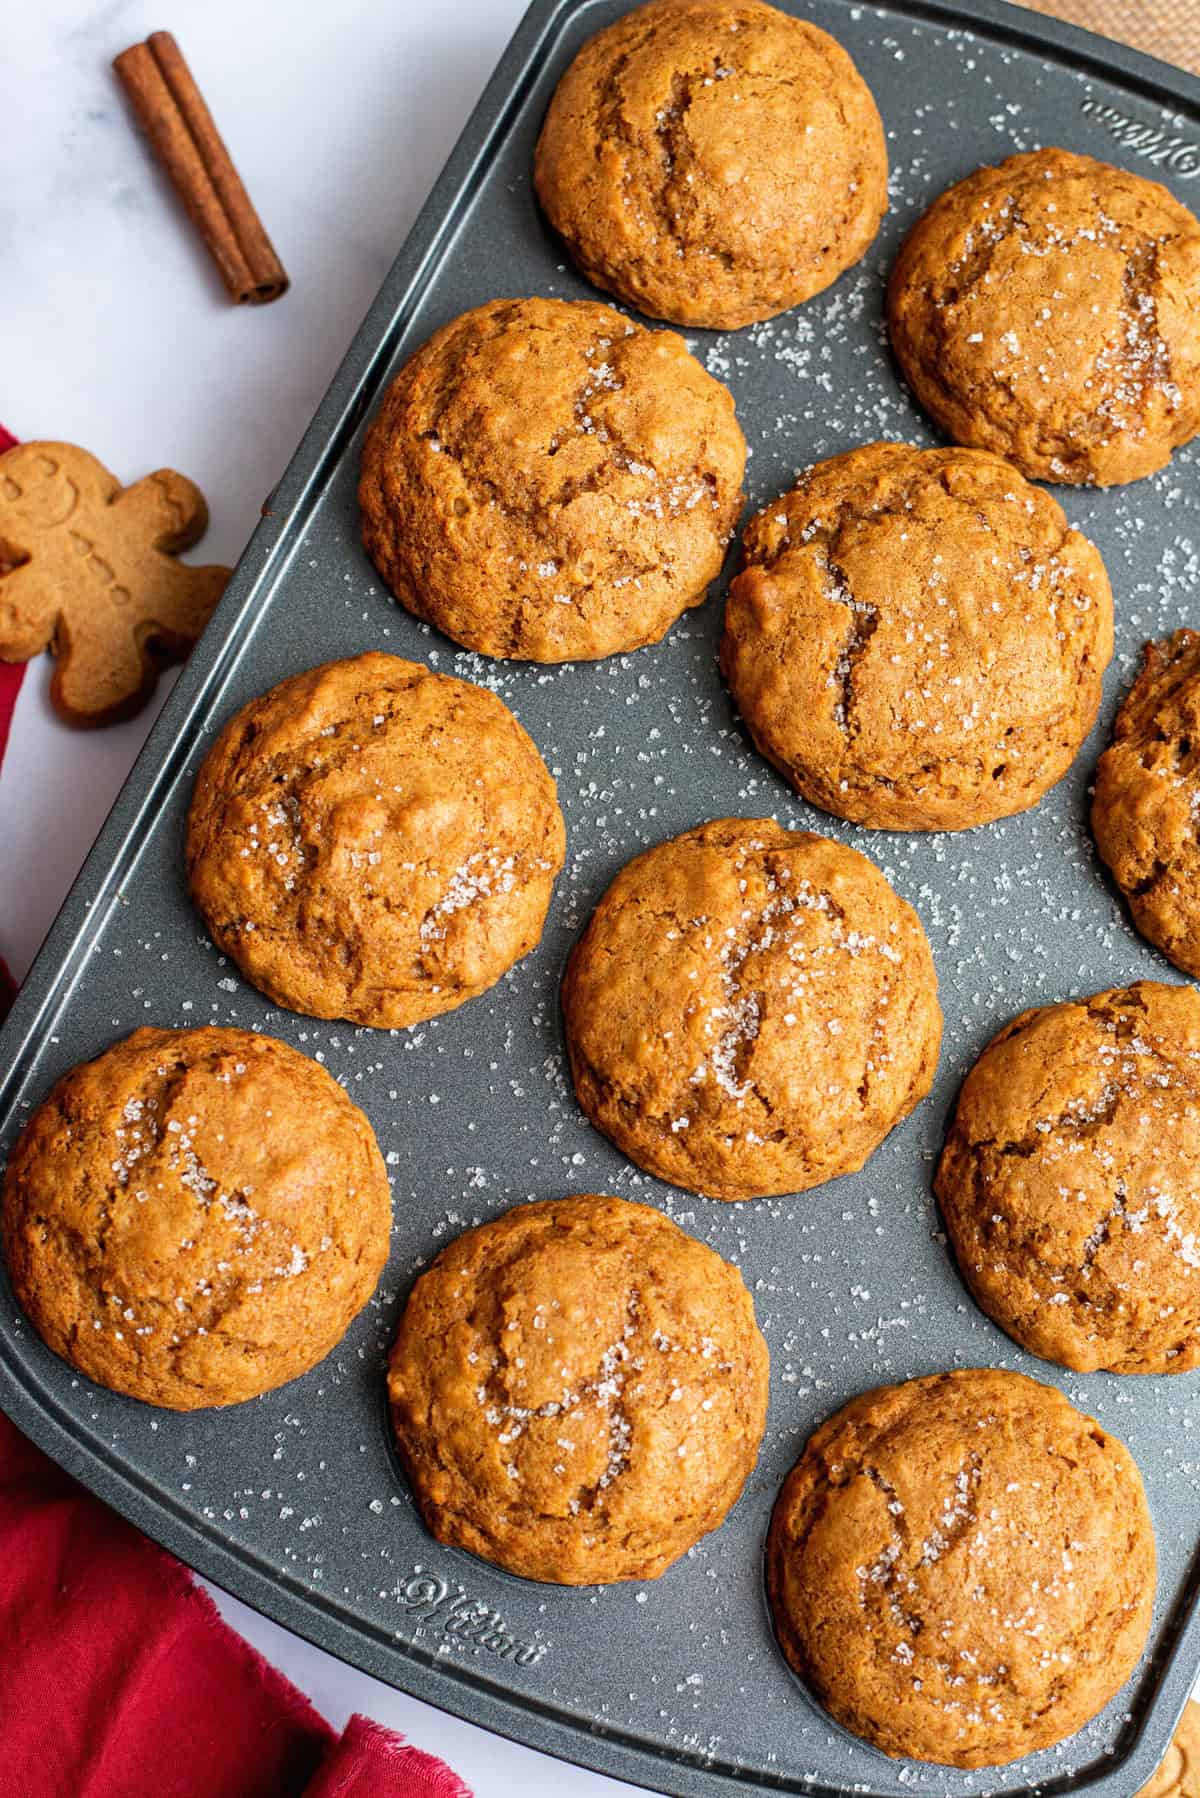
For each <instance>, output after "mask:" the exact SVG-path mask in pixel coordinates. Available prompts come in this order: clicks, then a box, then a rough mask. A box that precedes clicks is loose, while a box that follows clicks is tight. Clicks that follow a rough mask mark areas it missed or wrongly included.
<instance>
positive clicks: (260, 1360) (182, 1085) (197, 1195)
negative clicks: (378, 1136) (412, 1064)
mask: <svg viewBox="0 0 1200 1798" xmlns="http://www.w3.org/2000/svg"><path fill="white" fill-rule="evenodd" d="M391 1220H392V1213H391V1202H390V1196H389V1192H388V1182H387V1175H386V1173H385V1171H384V1166H383V1158H382V1156H381V1155H380V1153H379V1149H378V1147H377V1145H376V1142H375V1136H374V1133H373V1132H372V1130H371V1126H370V1124H369V1123H368V1122H367V1120H366V1118H365V1117H364V1116H363V1114H362V1112H361V1111H359V1109H358V1107H357V1106H355V1105H352V1104H351V1103H350V1100H349V1099H348V1098H347V1097H346V1095H345V1093H344V1092H343V1091H342V1089H341V1087H340V1086H339V1085H338V1083H337V1081H336V1080H334V1079H333V1077H332V1075H330V1074H327V1073H326V1072H325V1070H324V1068H322V1067H319V1066H318V1065H317V1063H316V1062H315V1061H310V1060H309V1058H308V1057H307V1056H306V1055H301V1054H299V1052H298V1051H297V1050H295V1049H290V1048H289V1047H288V1045H287V1044H286V1043H280V1042H276V1041H275V1039H274V1038H273V1037H269V1036H256V1035H254V1034H252V1033H251V1032H250V1031H247V1030H217V1029H201V1030H136V1031H135V1032H134V1033H133V1035H132V1036H130V1037H127V1038H126V1039H125V1040H124V1041H123V1042H119V1043H115V1044H114V1045H113V1047H112V1048H111V1049H107V1050H106V1051H105V1053H104V1054H103V1055H101V1056H99V1057H98V1058H97V1059H96V1060H95V1061H89V1062H85V1063H84V1064H83V1065H82V1066H80V1067H77V1068H73V1069H72V1070H71V1072H70V1073H69V1074H66V1075H65V1076H64V1077H63V1079H61V1080H60V1081H59V1083H58V1085H57V1086H56V1087H55V1088H54V1090H53V1092H51V1094H50V1095H49V1097H48V1098H47V1099H46V1100H45V1101H44V1103H43V1104H41V1105H40V1106H39V1107H38V1109H37V1110H36V1111H35V1112H34V1113H33V1116H32V1117H31V1118H30V1120H29V1122H28V1124H27V1125H26V1127H25V1130H24V1133H23V1134H22V1136H21V1138H20V1140H19V1142H18V1143H17V1145H16V1147H15V1149H14V1150H13V1153H12V1156H11V1159H10V1160H9V1164H8V1172H7V1174H6V1176H5V1181H4V1203H3V1236H4V1249H5V1254H6V1257H7V1260H8V1271H9V1276H10V1278H11V1280H12V1285H13V1291H14V1292H15V1293H16V1295H17V1298H18V1299H19V1301H20V1303H21V1305H22V1307H23V1308H24V1310H25V1312H26V1313H27V1315H28V1317H29V1319H30V1321H31V1322H32V1324H33V1326H34V1328H35V1329H36V1330H37V1331H38V1334H39V1335H40V1336H42V1337H43V1338H44V1340H45V1341H46V1343H47V1344H48V1345H49V1346H50V1348H52V1349H53V1350H54V1352H55V1353H56V1354H58V1355H61V1356H63V1358H64V1360H67V1361H69V1362H70V1363H71V1364H72V1366H74V1367H77V1368H78V1369H79V1371H80V1372H81V1373H84V1374H86V1375H87V1376H88V1378H89V1379H91V1380H95V1381H97V1382H98V1383H99V1384H100V1385H101V1386H109V1387H111V1388H112V1389H113V1391H114V1392H123V1393H127V1394H128V1395H129V1396H130V1397H131V1398H140V1399H144V1400H145V1401H146V1403H147V1404H151V1405H164V1406H167V1407H169V1408H170V1409H171V1410H173V1411H192V1410H196V1409H198V1408H200V1407H201V1406H205V1405H232V1404H237V1403H238V1402H239V1401H240V1400H242V1399H248V1398H254V1397H255V1396H256V1395H257V1394H258V1393H260V1392H269V1391H270V1390H271V1389H272V1388H273V1387H275V1386H282V1385H283V1384H284V1383H285V1381H287V1380H294V1379H295V1378H296V1377H297V1376H298V1375H299V1374H302V1373H307V1371H308V1369H309V1368H310V1367H314V1366H315V1365H316V1363H317V1362H318V1361H320V1360H322V1359H323V1357H324V1356H325V1355H327V1354H329V1352H330V1350H331V1349H333V1348H334V1347H336V1345H337V1344H338V1342H340V1341H341V1339H342V1337H343V1336H344V1335H345V1333H346V1330H347V1329H348V1328H349V1325H350V1323H351V1320H352V1319H353V1318H354V1317H355V1316H356V1315H357V1314H358V1312H359V1311H361V1310H362V1308H363V1306H364V1305H365V1304H366V1302H367V1300H368V1299H369V1298H370V1296H371V1294H372V1293H373V1292H374V1290H375V1284H376V1281H377V1280H378V1278H379V1275H380V1273H381V1272H382V1270H383V1265H384V1263H385V1261H386V1260H387V1255H388V1233H389V1231H390V1229H391Z"/></svg>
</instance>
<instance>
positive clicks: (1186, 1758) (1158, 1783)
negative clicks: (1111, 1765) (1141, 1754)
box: [1137, 1700, 1200, 1798]
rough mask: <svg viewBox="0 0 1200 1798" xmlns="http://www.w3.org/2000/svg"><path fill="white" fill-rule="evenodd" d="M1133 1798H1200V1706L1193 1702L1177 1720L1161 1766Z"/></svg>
mask: <svg viewBox="0 0 1200 1798" xmlns="http://www.w3.org/2000/svg"><path fill="white" fill-rule="evenodd" d="M1137 1798H1200V1704H1197V1703H1196V1702H1195V1700H1193V1701H1192V1702H1191V1703H1190V1704H1189V1705H1188V1706H1187V1708H1186V1710H1185V1711H1184V1713H1183V1716H1182V1717H1181V1718H1180V1720H1179V1728H1178V1729H1177V1730H1176V1731H1175V1739H1174V1741H1173V1742H1172V1743H1171V1746H1170V1747H1169V1748H1168V1749H1167V1752H1166V1756H1165V1758H1164V1760H1163V1763H1162V1766H1161V1767H1160V1768H1159V1769H1158V1772H1157V1773H1156V1774H1155V1775H1154V1778H1153V1779H1152V1780H1151V1781H1150V1784H1149V1785H1148V1786H1143V1787H1142V1789H1141V1791H1140V1792H1139V1793H1138V1794H1137Z"/></svg>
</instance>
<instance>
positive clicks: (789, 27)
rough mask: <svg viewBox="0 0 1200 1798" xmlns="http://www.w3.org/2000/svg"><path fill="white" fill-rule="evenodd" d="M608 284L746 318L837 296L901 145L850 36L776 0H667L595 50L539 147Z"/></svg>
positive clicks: (873, 223)
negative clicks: (833, 32) (889, 137)
mask: <svg viewBox="0 0 1200 1798" xmlns="http://www.w3.org/2000/svg"><path fill="white" fill-rule="evenodd" d="M534 181H535V184H536V187H537V192H538V198H539V199H540V200H541V203H542V206H543V208H544V209H545V212H546V215H547V217H548V218H549V220H550V223H551V224H552V225H553V226H554V228H555V230H556V231H557V232H559V234H560V235H561V236H562V238H563V239H564V241H565V243H566V246H567V249H568V250H569V252H570V254H571V256H572V257H573V258H574V260H575V261H576V262H577V263H578V264H579V267H580V268H581V269H582V271H583V273H584V274H585V275H586V276H587V277H588V279H589V280H590V281H594V282H595V283H596V285H597V287H604V288H607V289H608V290H609V291H610V292H611V293H615V294H617V295H618V296H619V298H621V299H623V300H627V301H628V302H629V303H630V304H631V305H633V306H636V307H638V309H639V310H640V311H642V312H646V313H649V314H650V316H651V317H653V318H665V319H670V320H671V321H672V322H674V323H676V324H682V325H702V326H706V327H708V328H710V329H714V330H718V329H719V330H732V329H734V328H736V327H737V326H740V325H748V324H750V323H752V322H753V321H754V320H755V319H761V318H770V317H771V315H772V314H773V313H776V312H782V311H783V310H784V308H785V307H787V306H795V305H797V304H798V303H799V302H800V301H801V300H806V299H808V298H809V297H810V296H811V295H812V294H814V293H819V292H820V291H821V289H822V288H824V287H828V286H829V284H830V282H831V281H834V280H836V279H837V277H838V275H840V274H841V273H842V271H843V270H844V269H847V268H849V267H850V265H851V264H852V263H855V262H857V261H858V260H859V258H860V257H861V256H862V255H863V254H864V252H865V251H866V250H867V248H868V246H869V245H870V243H871V242H872V240H873V239H874V237H875V234H876V232H877V231H878V229H879V222H880V220H881V219H882V217H883V215H884V213H885V211H886V210H887V149H886V146H885V144H884V136H883V125H882V122H881V120H880V117H879V112H878V109H877V108H876V105H875V102H874V100H873V99H872V97H871V93H870V90H869V88H868V87H867V85H866V83H865V82H864V81H863V79H862V76H861V75H860V74H859V72H858V70H857V69H856V68H855V66H854V64H853V63H852V62H851V60H850V58H849V56H847V54H846V52H845V51H844V50H843V49H842V47H841V45H840V44H838V43H836V42H835V41H834V39H833V38H831V37H829V36H827V34H826V33H825V32H823V31H819V30H818V29H817V27H816V26H815V25H810V24H808V23H807V22H806V21H805V20H802V19H794V18H792V17H790V16H789V15H788V14H787V13H782V12H779V11H778V10H777V9H776V8H775V7H773V6H765V5H760V4H758V0H652V3H651V4H650V5H649V6H640V7H636V8H635V9H634V10H633V11H632V12H629V13H626V14H625V15H624V17H623V18H620V19H618V20H617V21H616V22H615V24H612V25H610V26H608V27H607V29H606V30H604V31H601V32H599V33H598V34H597V35H596V36H595V37H593V38H591V39H589V41H588V42H587V43H586V44H585V45H584V46H583V49H582V50H581V51H580V52H579V54H578V56H576V58H575V60H574V62H573V63H572V64H571V66H570V68H569V69H568V70H567V72H566V74H565V75H564V76H563V78H562V80H561V81H560V83H559V85H558V88H557V91H556V92H555V95H554V98H553V100H552V101H551V103H550V110H549V112H548V113H547V115H546V122H545V124H544V125H543V127H542V133H541V136H540V137H539V139H538V145H537V153H536V156H535V159H534Z"/></svg>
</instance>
